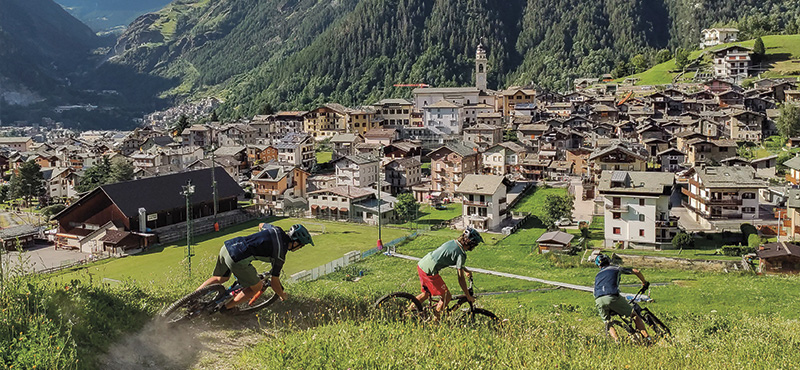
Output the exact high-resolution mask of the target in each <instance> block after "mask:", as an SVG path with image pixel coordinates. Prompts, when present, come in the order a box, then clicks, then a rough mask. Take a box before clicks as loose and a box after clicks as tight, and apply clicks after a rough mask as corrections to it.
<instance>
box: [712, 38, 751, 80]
mask: <svg viewBox="0 0 800 370" xmlns="http://www.w3.org/2000/svg"><path fill="white" fill-rule="evenodd" d="M751 54H753V49H752V48H748V47H744V46H740V45H732V46H728V47H725V48H722V49H719V50H715V51H714V52H713V55H714V61H713V67H714V76H715V77H717V78H733V79H735V80H739V79H744V78H747V75H748V73H749V71H750V63H751V58H750V55H751Z"/></svg>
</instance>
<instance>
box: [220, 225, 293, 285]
mask: <svg viewBox="0 0 800 370" xmlns="http://www.w3.org/2000/svg"><path fill="white" fill-rule="evenodd" d="M225 248H226V249H228V254H230V255H231V259H233V262H239V261H241V260H243V259H245V258H248V257H253V258H254V259H258V260H261V261H268V262H269V263H270V264H271V265H272V271H271V272H270V274H271V275H272V276H279V275H280V273H281V269H283V263H284V262H285V260H286V252H287V251H288V250H289V235H286V233H285V232H284V231H283V229H281V228H279V227H276V226H272V225H269V224H266V225H264V227H263V228H262V229H261V231H259V232H257V233H255V234H250V235H248V236H240V237H236V238H233V239H230V240H226V241H225Z"/></svg>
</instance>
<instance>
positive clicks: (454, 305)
mask: <svg viewBox="0 0 800 370" xmlns="http://www.w3.org/2000/svg"><path fill="white" fill-rule="evenodd" d="M472 287H473V283H472V277H471V276H470V278H469V288H468V289H467V290H468V291H469V295H471V296H473V297H474V296H475V295H474V293H473V289H472ZM423 288H424V289H425V292H427V293H428V294H431V292H430V291H429V290H428V287H423ZM437 297H438V296H437ZM440 301H441V298H438V299H436V298H434V296H433V295H432V294H431V297H430V299H429V300H428V307H427V308H428V309H429V310H432V309H434V307H433V306H434V305H436V304H438V303H439V302H440ZM450 302H451V304H450V305H449V306H448V307H445V309H444V311H445V312H453V311H455V310H457V309H458V308H459V307H461V305H463V304H464V303H469V310H470V311H473V310H474V309H475V305H473V304H472V302H470V301H468V300H467V296H466V295H464V294H459V295H457V296H453V299H451V300H450Z"/></svg>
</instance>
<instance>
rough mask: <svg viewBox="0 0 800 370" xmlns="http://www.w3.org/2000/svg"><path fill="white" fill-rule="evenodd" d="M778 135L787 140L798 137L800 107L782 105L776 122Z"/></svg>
mask: <svg viewBox="0 0 800 370" xmlns="http://www.w3.org/2000/svg"><path fill="white" fill-rule="evenodd" d="M775 126H777V128H778V133H779V134H781V136H783V137H785V138H790V137H794V136H797V134H798V133H800V106H797V105H794V104H783V105H781V109H780V115H779V116H778V118H777V119H776V120H775Z"/></svg>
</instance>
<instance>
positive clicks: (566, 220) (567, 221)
mask: <svg viewBox="0 0 800 370" xmlns="http://www.w3.org/2000/svg"><path fill="white" fill-rule="evenodd" d="M556 225H558V226H572V220H570V219H569V218H566V217H562V218H561V219H559V220H558V222H556Z"/></svg>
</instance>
